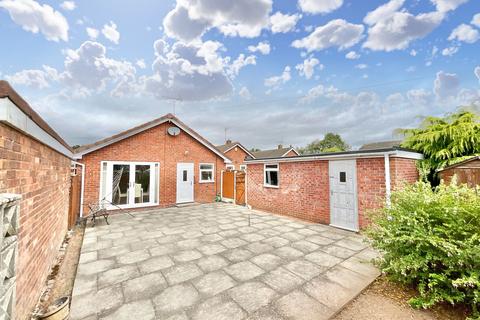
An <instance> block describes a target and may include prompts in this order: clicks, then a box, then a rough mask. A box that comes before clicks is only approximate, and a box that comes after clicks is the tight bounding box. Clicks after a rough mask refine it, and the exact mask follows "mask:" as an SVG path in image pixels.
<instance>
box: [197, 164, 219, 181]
mask: <svg viewBox="0 0 480 320" xmlns="http://www.w3.org/2000/svg"><path fill="white" fill-rule="evenodd" d="M204 165H207V166H212V169H202V166H204ZM203 171H208V172H210V171H211V172H212V180H203V179H202V172H203ZM214 182H215V164H213V163H200V164H199V165H198V183H214Z"/></svg>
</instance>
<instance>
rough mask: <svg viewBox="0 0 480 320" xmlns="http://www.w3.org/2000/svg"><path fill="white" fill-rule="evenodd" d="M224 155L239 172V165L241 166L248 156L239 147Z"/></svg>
mask: <svg viewBox="0 0 480 320" xmlns="http://www.w3.org/2000/svg"><path fill="white" fill-rule="evenodd" d="M235 149H236V150H235ZM225 155H226V156H227V158H229V159H230V160H232V164H233V165H235V169H236V170H240V165H241V164H243V162H244V160H245V157H246V156H248V154H247V153H246V152H245V151H243V149H242V148H239V147H234V148H233V149H231V150H229V151H228V152H226V153H225Z"/></svg>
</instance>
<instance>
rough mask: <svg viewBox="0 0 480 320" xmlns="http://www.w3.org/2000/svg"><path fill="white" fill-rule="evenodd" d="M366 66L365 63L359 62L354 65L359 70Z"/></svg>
mask: <svg viewBox="0 0 480 320" xmlns="http://www.w3.org/2000/svg"><path fill="white" fill-rule="evenodd" d="M367 68H368V66H367V65H366V64H365V63H360V64H357V65H356V66H355V69H360V70H363V69H367Z"/></svg>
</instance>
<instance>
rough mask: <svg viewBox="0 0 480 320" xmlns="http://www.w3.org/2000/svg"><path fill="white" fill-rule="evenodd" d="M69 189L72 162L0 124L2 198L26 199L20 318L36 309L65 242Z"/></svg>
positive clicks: (20, 264)
mask: <svg viewBox="0 0 480 320" xmlns="http://www.w3.org/2000/svg"><path fill="white" fill-rule="evenodd" d="M69 185H70V159H68V158H66V157H65V156H63V155H61V154H60V153H57V152H56V151H54V150H52V149H50V148H49V147H47V146H45V145H43V144H41V143H39V142H37V141H36V140H33V139H31V138H30V137H28V136H26V135H24V134H22V133H20V132H18V131H16V130H14V129H12V128H11V127H8V126H6V125H4V124H1V123H0V193H5V192H6V193H16V194H21V195H22V201H21V203H20V231H19V243H18V261H17V306H16V313H17V317H16V318H17V319H26V318H27V317H28V314H29V313H30V312H31V310H32V309H33V307H34V306H35V304H36V302H37V300H38V298H39V296H40V294H41V290H42V289H43V285H44V282H45V279H46V277H47V275H48V272H49V269H50V265H51V264H52V263H53V261H54V259H55V258H56V256H57V253H58V248H59V247H60V245H61V243H62V241H63V239H64V236H65V233H66V231H67V219H68V203H69ZM28 318H29V317H28Z"/></svg>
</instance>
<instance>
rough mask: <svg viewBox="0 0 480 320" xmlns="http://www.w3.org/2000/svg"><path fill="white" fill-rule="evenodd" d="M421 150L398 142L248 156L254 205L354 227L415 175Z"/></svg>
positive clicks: (250, 201)
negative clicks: (347, 149) (343, 149)
mask: <svg viewBox="0 0 480 320" xmlns="http://www.w3.org/2000/svg"><path fill="white" fill-rule="evenodd" d="M418 159H422V155H421V154H418V153H416V152H411V151H409V150H405V149H402V148H398V147H394V148H388V149H376V150H362V151H352V152H336V153H328V154H318V155H302V156H293V157H277V158H267V159H265V158H263V159H258V158H257V159H247V160H246V163H247V168H248V169H247V188H246V189H247V204H248V205H250V206H252V207H253V208H256V209H260V210H265V211H270V212H274V213H279V214H285V215H289V216H293V217H296V218H300V219H305V220H310V221H313V222H318V223H323V224H330V225H332V226H335V227H339V228H343V229H347V230H352V231H358V230H359V229H361V228H363V227H365V226H366V224H367V218H366V213H367V211H368V210H369V209H374V208H377V207H379V206H380V205H382V203H384V202H383V201H385V200H387V201H388V199H389V197H390V190H392V189H395V188H396V187H399V186H400V185H401V184H402V183H404V182H409V183H413V182H415V181H417V180H418V171H417V169H416V160H418Z"/></svg>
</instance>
